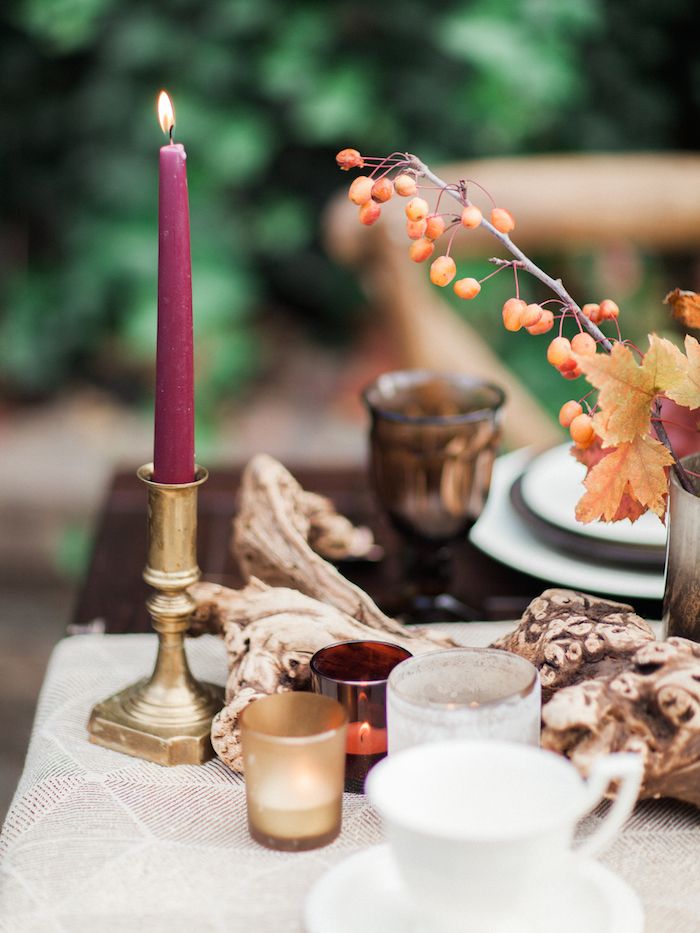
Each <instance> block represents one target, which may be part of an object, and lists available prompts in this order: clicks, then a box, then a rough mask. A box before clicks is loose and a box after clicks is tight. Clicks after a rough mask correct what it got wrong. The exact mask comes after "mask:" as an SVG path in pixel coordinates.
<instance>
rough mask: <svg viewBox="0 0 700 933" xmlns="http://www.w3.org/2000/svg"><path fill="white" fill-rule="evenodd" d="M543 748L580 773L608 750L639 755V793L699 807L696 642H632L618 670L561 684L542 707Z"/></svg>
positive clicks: (699, 655) (699, 648)
mask: <svg viewBox="0 0 700 933" xmlns="http://www.w3.org/2000/svg"><path fill="white" fill-rule="evenodd" d="M542 718H543V721H544V729H543V731H542V744H543V746H544V747H545V748H549V749H551V750H552V751H555V752H560V753H561V754H563V755H567V756H568V757H569V758H570V759H571V761H572V762H573V763H574V764H575V765H576V767H577V768H578V769H579V771H581V773H583V774H587V773H588V771H589V768H590V765H591V763H592V762H593V761H594V760H595V759H596V758H598V757H600V756H601V755H604V754H607V753H608V752H618V751H634V752H639V753H640V754H641V755H642V756H643V759H644V781H643V784H642V790H641V796H642V797H674V798H676V799H678V800H684V801H686V802H688V803H692V804H695V806H700V645H698V644H696V643H695V642H691V641H688V640H686V639H684V638H669V639H667V640H666V641H663V642H654V643H649V644H645V645H643V646H642V647H640V648H638V649H637V651H636V652H634V654H633V655H632V657H631V658H630V662H629V664H628V666H627V667H626V668H625V669H624V670H620V671H617V672H614V673H609V674H607V675H606V676H603V677H598V678H596V679H595V680H585V681H583V682H582V683H578V684H575V685H574V686H571V687H567V688H565V689H563V690H560V691H559V692H558V693H557V694H556V695H555V696H554V697H553V698H552V699H551V700H550V701H549V703H547V705H546V706H545V707H544V709H543V711H542Z"/></svg>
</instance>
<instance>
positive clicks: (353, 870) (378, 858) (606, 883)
mask: <svg viewBox="0 0 700 933" xmlns="http://www.w3.org/2000/svg"><path fill="white" fill-rule="evenodd" d="M527 913H528V914H531V915H532V916H524V915H522V914H521V916H520V918H519V923H518V926H517V931H516V929H515V928H514V927H512V926H511V925H509V927H508V933H511V931H512V933H561V931H562V930H566V933H642V931H643V929H644V912H643V910H642V905H641V903H640V901H639V898H638V897H637V895H636V894H635V892H634V891H633V890H632V888H630V887H629V885H628V884H626V883H625V882H624V881H623V880H622V879H621V878H619V877H618V876H617V875H615V874H614V873H613V872H612V871H610V869H609V868H606V867H605V866H604V865H601V864H600V863H599V862H596V861H594V860H593V859H584V858H581V857H576V856H571V858H570V864H569V865H568V866H567V871H566V872H562V879H561V881H559V882H558V883H557V885H556V890H554V891H550V892H547V897H546V902H545V903H542V904H539V903H534V902H533V905H532V909H531V910H528V911H527ZM304 929H305V931H306V933H413V931H414V930H415V927H414V924H413V919H412V916H411V908H410V904H409V900H408V898H407V897H406V892H405V891H404V890H403V889H402V887H401V881H400V879H399V875H398V872H397V869H396V867H395V865H394V861H393V859H392V857H391V853H390V851H389V846H388V845H379V846H372V848H370V849H364V850H363V851H362V852H358V853H356V854H355V855H351V856H350V857H349V858H347V859H345V861H343V862H341V863H340V864H339V865H335V866H334V867H333V868H331V869H330V870H329V871H327V872H326V874H325V875H323V877H322V878H320V879H319V880H318V881H317V882H316V884H315V885H314V886H313V888H312V889H311V891H310V893H309V895H308V896H307V898H306V903H305V904H304ZM416 933H418V931H416Z"/></svg>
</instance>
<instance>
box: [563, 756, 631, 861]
mask: <svg viewBox="0 0 700 933" xmlns="http://www.w3.org/2000/svg"><path fill="white" fill-rule="evenodd" d="M642 772H643V765H642V756H641V755H637V754H635V753H632V752H616V753H615V754H613V755H606V756H605V757H604V758H599V759H598V760H597V761H594V762H593V765H592V767H591V772H590V774H589V777H588V781H587V784H588V789H587V795H588V804H587V806H586V808H585V811H584V812H586V813H587V812H588V811H589V810H592V809H593V808H594V807H595V806H596V804H598V803H599V802H600V800H601V798H602V796H603V794H604V793H605V791H606V790H607V789H608V787H609V786H610V784H611V783H612V782H613V781H618V783H619V787H618V791H617V796H616V797H615V800H614V801H613V804H612V806H611V807H610V809H609V810H608V812H607V813H606V814H605V816H604V817H603V820H602V822H601V824H600V826H599V827H598V829H596V830H595V832H593V833H592V834H591V835H590V836H589V837H588V838H587V839H585V840H584V841H583V842H582V843H581V845H579V846H577V847H576V852H578V853H580V854H581V855H595V854H596V853H598V852H600V850H601V849H603V848H605V846H606V845H607V844H608V843H609V842H611V841H612V839H613V837H614V836H616V835H617V833H618V832H619V830H620V828H621V827H622V824H623V823H624V822H625V820H626V819H627V817H628V816H629V815H630V813H631V812H632V810H633V809H634V805H635V803H636V802H637V795H638V794H639V788H640V786H641V783H642Z"/></svg>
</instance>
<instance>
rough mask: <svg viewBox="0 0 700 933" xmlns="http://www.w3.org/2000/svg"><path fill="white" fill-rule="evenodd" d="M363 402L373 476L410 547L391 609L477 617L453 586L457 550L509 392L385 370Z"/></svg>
mask: <svg viewBox="0 0 700 933" xmlns="http://www.w3.org/2000/svg"><path fill="white" fill-rule="evenodd" d="M364 400H365V403H366V405H367V408H368V409H369V413H370V417H371V429H370V477H371V480H372V483H373V486H374V490H375V493H376V495H377V498H378V500H379V503H380V505H381V506H382V508H383V509H384V510H385V511H386V513H387V515H388V517H389V519H390V521H391V523H392V525H393V526H394V528H395V529H396V531H397V532H398V533H399V534H400V535H401V538H402V540H403V543H404V544H405V546H406V557H407V566H406V571H405V577H406V584H405V587H404V591H403V592H402V593H401V596H400V599H399V600H398V602H397V605H395V606H391V607H386V608H387V609H390V610H392V611H393V613H394V614H396V615H400V616H401V617H402V618H404V620H405V621H408V622H437V621H450V620H459V619H470V618H472V619H473V618H475V616H476V613H475V611H474V610H473V609H472V608H471V607H470V606H467V605H466V604H465V603H463V602H461V601H460V600H459V599H457V598H456V597H455V596H454V595H452V594H451V593H450V580H451V574H452V561H451V548H452V545H453V544H454V542H455V541H456V540H457V539H459V538H462V537H464V536H465V535H466V534H467V532H468V531H469V529H470V528H471V526H472V525H473V524H474V522H476V520H477V518H478V517H479V515H480V514H481V511H482V509H483V507H484V504H485V502H486V497H487V496H488V492H489V486H490V483H491V471H492V468H493V462H494V459H495V457H496V453H497V450H498V444H499V440H500V434H501V432H500V412H501V408H502V405H503V402H504V401H505V395H504V393H503V390H502V389H500V388H499V387H498V386H495V385H492V384H490V383H488V382H484V381H482V380H480V379H475V378H472V377H470V376H465V375H460V374H450V373H437V372H430V371H426V370H403V371H398V372H391V373H385V374H384V375H382V376H380V377H379V378H378V379H377V380H376V382H374V383H373V384H372V385H371V386H370V387H369V388H368V389H367V390H366V391H365V393H364Z"/></svg>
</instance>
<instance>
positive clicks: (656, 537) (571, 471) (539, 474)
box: [521, 444, 666, 547]
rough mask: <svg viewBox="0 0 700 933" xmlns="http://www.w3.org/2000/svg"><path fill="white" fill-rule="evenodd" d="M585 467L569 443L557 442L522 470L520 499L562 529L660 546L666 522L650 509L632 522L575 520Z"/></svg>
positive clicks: (606, 539)
mask: <svg viewBox="0 0 700 933" xmlns="http://www.w3.org/2000/svg"><path fill="white" fill-rule="evenodd" d="M585 475H586V468H585V467H584V465H583V464H582V463H579V462H578V461H577V460H574V458H573V457H572V456H571V444H560V445H559V446H558V447H552V448H551V450H546V451H545V452H544V453H541V454H539V455H538V456H536V457H534V458H533V460H532V462H531V463H529V464H528V465H527V467H526V468H525V472H524V474H523V480H522V486H521V492H522V497H523V502H524V503H525V505H526V506H527V507H528V509H529V510H530V511H531V512H532V513H533V514H534V515H537V516H538V517H539V518H542V519H544V521H546V522H549V524H550V525H556V526H557V527H558V528H563V529H564V530H565V531H571V532H574V533H575V534H579V535H586V536H587V537H590V538H598V539H599V540H601V541H614V542H616V543H618V544H629V545H632V546H634V545H639V546H645V547H664V545H665V544H666V526H665V525H664V524H663V523H662V522H661V520H660V519H659V517H658V516H657V515H655V514H654V513H653V512H646V513H645V514H644V515H642V516H641V518H638V519H637V521H636V522H631V521H630V520H629V519H628V518H625V519H623V520H622V521H621V522H588V523H587V524H584V523H583V522H579V521H577V520H576V503H577V502H578V500H579V499H580V498H581V496H582V495H583V494H584V492H585V491H586V490H585V488H584V486H583V478H584V476H585Z"/></svg>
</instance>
